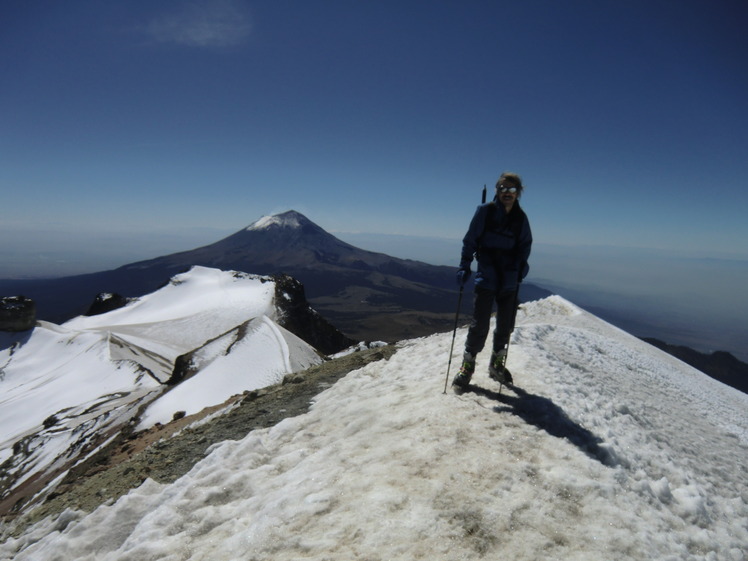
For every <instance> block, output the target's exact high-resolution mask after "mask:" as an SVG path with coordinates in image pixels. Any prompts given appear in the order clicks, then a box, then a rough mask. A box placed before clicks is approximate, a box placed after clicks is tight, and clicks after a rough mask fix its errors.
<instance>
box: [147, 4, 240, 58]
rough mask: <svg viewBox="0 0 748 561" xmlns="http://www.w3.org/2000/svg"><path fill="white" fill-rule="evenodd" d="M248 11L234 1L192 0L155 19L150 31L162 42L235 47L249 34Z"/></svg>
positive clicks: (148, 32) (149, 27)
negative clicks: (192, 0) (193, 0)
mask: <svg viewBox="0 0 748 561" xmlns="http://www.w3.org/2000/svg"><path fill="white" fill-rule="evenodd" d="M251 27H252V26H251V23H250V19H249V14H248V13H247V10H246V9H245V8H244V6H242V5H241V4H240V3H238V2H235V1H233V0H213V1H210V0H201V1H197V2H190V3H189V4H187V5H186V6H184V7H183V8H182V9H181V10H180V11H178V12H174V13H170V14H166V15H163V16H160V17H158V18H155V19H153V20H151V21H150V22H149V23H148V24H146V26H145V32H146V34H147V35H148V36H149V37H150V38H151V39H153V40H155V41H158V42H159V43H173V44H177V45H186V46H191V47H232V46H235V45H239V44H241V43H242V42H244V40H245V39H246V38H247V37H248V35H249V33H250V31H251Z"/></svg>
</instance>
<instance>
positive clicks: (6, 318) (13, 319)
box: [0, 296, 36, 331]
mask: <svg viewBox="0 0 748 561" xmlns="http://www.w3.org/2000/svg"><path fill="white" fill-rule="evenodd" d="M35 325H36V304H35V303H34V301H33V300H31V299H30V298H26V297H25V296H7V297H5V298H2V299H0V331H28V330H29V329H32V328H33V327H34V326H35Z"/></svg>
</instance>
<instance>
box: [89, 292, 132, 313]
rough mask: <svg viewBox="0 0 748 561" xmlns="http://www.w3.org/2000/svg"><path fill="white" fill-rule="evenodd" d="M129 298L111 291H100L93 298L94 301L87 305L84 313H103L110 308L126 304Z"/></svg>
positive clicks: (113, 308)
mask: <svg viewBox="0 0 748 561" xmlns="http://www.w3.org/2000/svg"><path fill="white" fill-rule="evenodd" d="M128 302H129V300H128V299H127V298H125V297H124V296H122V295H121V294H117V293H111V292H100V293H99V294H97V295H96V298H94V301H93V302H92V303H91V305H90V306H89V307H88V310H87V311H86V313H85V315H87V316H98V315H99V314H105V313H107V312H111V311H112V310H117V309H119V308H122V307H124V306H125V304H127V303H128Z"/></svg>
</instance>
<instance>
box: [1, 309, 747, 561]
mask: <svg viewBox="0 0 748 561" xmlns="http://www.w3.org/2000/svg"><path fill="white" fill-rule="evenodd" d="M464 336H465V330H464V329H461V330H460V331H459V337H460V339H463V338H464ZM450 340H451V333H441V334H437V335H433V336H430V337H426V338H422V339H418V340H411V341H405V342H403V343H401V344H400V345H399V347H400V348H399V350H398V352H397V353H396V354H395V355H394V356H392V357H391V358H390V359H389V360H387V361H379V362H375V363H371V364H369V365H367V366H365V367H364V368H361V369H359V370H356V371H354V372H351V373H350V374H349V375H348V376H346V377H345V378H344V379H342V380H341V381H340V382H338V383H337V384H335V385H334V386H333V387H331V388H330V389H328V390H326V391H324V392H323V393H321V394H320V395H319V396H318V397H317V398H316V400H315V403H314V405H313V407H312V408H311V410H310V411H309V412H308V413H305V414H303V415H299V416H296V417H293V418H288V419H286V420H284V421H282V422H280V423H278V424H277V425H275V426H273V427H271V428H267V429H262V430H254V431H250V432H248V434H247V436H246V437H245V438H243V439H241V440H232V441H227V442H224V443H222V444H220V445H216V446H213V447H212V448H210V449H209V450H208V454H207V455H206V456H205V458H204V459H202V460H201V461H200V462H199V463H197V464H196V465H195V467H194V468H193V469H192V470H191V471H190V472H188V473H187V474H186V475H185V476H183V477H182V478H180V479H178V480H177V481H175V482H174V483H172V484H168V485H160V484H157V483H155V482H153V481H152V480H146V481H145V483H144V484H143V485H142V486H140V487H139V488H138V489H136V490H133V491H132V492H130V493H129V494H128V495H126V496H123V497H122V498H120V499H119V500H118V501H117V502H116V503H114V504H112V505H110V506H103V507H101V508H99V509H98V510H96V511H95V512H93V513H92V514H85V513H83V512H74V511H67V512H66V513H64V514H63V515H62V516H60V517H59V518H58V519H56V520H52V519H50V520H48V521H46V522H42V523H39V524H37V525H36V526H34V527H33V528H31V529H30V530H29V531H28V532H26V533H24V534H23V535H22V536H20V537H17V538H13V537H11V538H9V539H7V540H6V542H5V543H4V544H3V545H0V557H1V556H3V555H5V556H9V557H14V559H16V560H17V561H24V560H30V559H34V560H36V561H46V560H51V559H55V558H56V557H57V556H58V555H59V552H60V551H64V552H65V555H67V556H68V557H69V558H76V559H94V558H96V559H97V560H98V559H101V560H104V561H106V560H114V559H124V558H133V559H135V558H139V559H145V558H164V559H166V558H174V559H193V560H202V559H211V560H213V561H222V560H229V559H269V558H272V559H278V560H292V559H301V558H304V559H315V560H322V559H327V560H337V559H340V560H348V559H356V558H371V559H421V558H433V559H444V560H458V559H475V558H487V559H503V558H509V559H515V560H518V561H525V560H536V559H590V560H591V559H595V560H598V559H616V560H623V561H627V560H651V559H679V560H687V561H696V560H697V559H698V560H701V559H718V560H722V559H725V560H727V559H729V560H732V559H738V560H740V559H745V550H746V547H745V546H746V544H748V504H747V503H746V501H747V500H748V499H747V497H748V476H747V475H746V473H745V470H744V469H743V467H744V464H745V460H746V458H747V454H748V413H746V412H747V411H748V397H746V396H745V395H743V394H741V393H740V392H737V391H735V390H733V389H731V388H728V387H727V386H724V385H723V384H720V383H718V382H716V381H714V380H711V379H709V378H708V377H706V376H704V375H703V374H701V373H699V372H697V371H696V370H694V369H692V368H690V367H688V366H686V365H684V364H683V363H682V362H680V361H678V360H676V359H674V358H672V357H670V356H669V355H666V354H665V353H662V352H661V351H659V350H656V349H654V348H653V347H651V346H650V345H647V344H646V343H644V342H642V341H639V340H637V339H635V338H634V337H632V336H630V335H628V334H626V333H624V332H622V331H620V330H618V329H616V328H614V327H612V326H610V325H609V324H606V323H605V322H603V321H601V320H599V319H598V318H595V317H594V316H591V315H590V314H587V313H585V312H583V311H581V310H580V309H579V308H576V307H575V306H573V305H572V304H570V303H569V302H567V301H565V300H563V299H561V298H557V297H552V298H548V299H546V300H543V301H540V302H532V303H529V304H527V305H526V306H525V307H524V309H523V310H522V312H521V315H520V317H519V321H518V326H517V330H516V331H515V336H514V339H513V341H512V347H511V351H510V355H509V364H508V366H509V367H510V368H511V369H512V371H513V372H514V375H515V380H516V381H517V383H518V385H519V386H518V387H517V388H515V389H513V390H510V389H506V388H505V389H504V390H503V391H502V392H501V393H499V387H498V385H497V384H494V383H493V382H491V381H490V380H489V379H488V377H487V376H486V374H485V368H486V366H487V360H488V356H487V354H481V355H480V356H479V357H478V373H477V374H476V378H475V382H476V383H477V384H478V385H479V386H481V387H482V388H484V389H478V390H476V391H475V392H471V393H466V394H463V395H461V396H456V395H454V394H452V393H448V394H446V395H445V394H444V393H443V388H444V374H445V373H444V369H445V367H446V362H447V358H448V357H447V353H448V352H449V348H450ZM383 412H384V413H383Z"/></svg>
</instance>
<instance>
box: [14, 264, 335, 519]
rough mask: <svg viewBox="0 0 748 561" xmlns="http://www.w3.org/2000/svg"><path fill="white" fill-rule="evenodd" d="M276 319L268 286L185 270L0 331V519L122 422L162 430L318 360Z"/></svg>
mask: <svg viewBox="0 0 748 561" xmlns="http://www.w3.org/2000/svg"><path fill="white" fill-rule="evenodd" d="M280 310H281V307H280V305H279V303H278V302H276V283H275V282H273V280H272V279H271V278H270V277H261V276H256V275H247V274H244V273H235V272H226V271H220V270H217V269H209V268H205V267H195V268H193V269H192V270H190V271H189V272H187V273H184V274H181V275H177V276H175V277H174V278H172V280H171V282H170V283H168V284H167V285H166V286H164V287H163V288H161V289H160V290H158V291H156V292H154V293H152V294H148V295H146V296H143V297H141V298H138V299H136V300H133V301H131V302H129V303H128V304H127V305H126V306H125V307H122V308H119V309H116V310H113V311H110V312H108V313H105V314H101V315H96V316H91V317H84V316H80V317H77V318H74V319H72V320H70V321H68V322H66V323H65V324H63V325H55V324H52V323H49V322H39V325H38V326H37V327H36V328H35V329H33V330H31V331H29V332H22V333H17V334H11V333H0V338H2V340H1V341H0V342H2V343H3V344H2V346H0V349H2V350H0V428H1V429H2V432H1V433H0V464H2V466H1V469H0V481H1V482H2V483H3V486H2V495H1V496H0V505H3V506H4V509H3V510H4V511H7V509H9V508H10V507H11V506H12V504H9V502H15V501H17V500H18V496H17V492H18V491H19V490H22V489H24V485H26V486H30V488H29V489H28V490H27V491H26V493H27V495H29V496H31V495H33V494H35V493H38V492H40V491H42V490H43V489H44V487H45V486H46V485H47V484H48V483H49V482H51V481H53V480H54V478H55V477H57V476H58V475H60V474H63V473H65V471H66V470H67V469H68V468H69V467H71V466H72V465H74V464H75V463H77V462H78V461H80V460H81V459H83V458H85V457H86V456H88V455H90V454H91V453H93V452H95V451H96V450H97V448H98V447H99V446H100V445H101V444H102V443H104V442H106V440H107V439H108V438H110V437H111V436H112V435H113V434H115V433H116V432H117V431H119V430H122V428H123V427H125V426H126V425H128V424H129V423H132V422H136V421H137V426H136V427H135V428H136V429H137V430H142V429H145V428H148V427H150V426H153V425H154V424H156V423H166V422H168V421H170V420H171V419H172V418H173V416H174V414H175V413H178V414H180V415H189V414H193V413H196V412H198V411H200V410H202V409H203V408H205V407H207V406H210V405H216V404H220V403H223V402H224V401H225V400H226V399H227V398H229V397H230V396H232V395H235V394H241V393H242V392H243V391H247V390H252V389H256V388H261V387H264V386H267V385H270V384H274V383H277V382H279V381H280V380H281V379H282V378H283V376H285V375H286V374H289V373H292V372H297V371H299V370H303V369H305V368H307V367H309V366H310V365H313V364H317V363H319V362H321V361H322V358H321V357H320V355H319V354H318V353H317V352H316V351H315V349H313V348H312V347H311V346H310V345H308V344H307V343H305V342H304V341H302V340H301V339H300V338H299V337H297V336H296V335H294V334H292V333H290V332H289V331H287V330H286V329H284V328H283V327H281V326H280V325H279V324H278V320H279V317H278V316H279V315H280V314H281V313H282V311H280ZM47 490H48V491H49V489H47Z"/></svg>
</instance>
